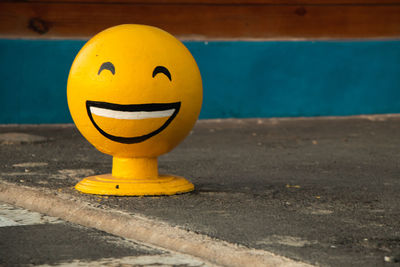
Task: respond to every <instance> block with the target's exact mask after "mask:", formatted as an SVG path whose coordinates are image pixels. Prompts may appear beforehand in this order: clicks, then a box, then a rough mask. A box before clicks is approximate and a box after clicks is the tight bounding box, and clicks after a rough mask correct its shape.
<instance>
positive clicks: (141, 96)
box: [67, 25, 202, 195]
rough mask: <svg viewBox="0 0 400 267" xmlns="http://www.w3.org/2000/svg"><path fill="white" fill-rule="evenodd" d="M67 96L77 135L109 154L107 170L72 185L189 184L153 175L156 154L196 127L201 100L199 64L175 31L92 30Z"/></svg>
mask: <svg viewBox="0 0 400 267" xmlns="http://www.w3.org/2000/svg"><path fill="white" fill-rule="evenodd" d="M111 65H112V67H111ZM101 66H103V68H102V69H101ZM160 67H162V68H163V70H162V71H158V73H157V74H156V75H154V74H155V73H156V72H157V70H160ZM165 69H166V70H167V71H166V72H168V73H166V72H165V71H164V70H165ZM169 75H170V77H168V76H169ZM170 78H171V79H170ZM67 97H68V106H69V109H70V112H71V116H72V118H73V120H74V122H75V124H76V126H77V128H78V129H79V131H80V132H81V133H82V135H83V136H84V137H85V138H86V139H87V140H88V141H89V142H90V143H92V144H93V145H94V146H95V147H96V148H97V149H98V150H100V151H101V152H103V153H106V154H110V155H112V156H113V170H112V174H106V175H97V176H91V177H87V178H85V179H84V180H82V181H81V182H80V183H78V184H77V185H76V189H78V190H79V191H81V192H84V193H90V194H104V195H171V194H175V193H183V192H188V191H191V190H193V188H194V187H193V185H192V184H191V183H190V182H188V181H187V180H185V179H184V178H182V177H179V176H171V175H158V168H157V157H158V156H159V155H161V154H164V153H167V152H169V151H170V150H172V149H173V148H174V147H175V146H177V145H178V144H179V143H180V142H181V141H182V140H183V139H184V138H185V137H186V136H187V135H188V133H189V132H190V130H191V129H192V128H193V126H194V124H195V122H196V120H197V118H198V115H199V113H200V109H201V103H202V82H201V76H200V72H199V69H198V67H197V64H196V62H195V60H194V59H193V57H192V55H191V54H190V52H189V51H188V50H187V48H186V47H185V46H184V45H183V44H182V43H181V42H180V41H178V40H177V39H176V38H175V37H173V36H172V35H170V34H169V33H167V32H165V31H163V30H160V29H158V28H155V27H151V26H144V25H120V26H116V27H112V28H109V29H107V30H105V31H103V32H101V33H99V34H97V35H96V36H94V37H93V38H92V39H91V40H89V41H88V42H87V43H86V44H85V46H84V47H83V48H82V49H81V51H80V52H79V53H78V55H77V57H76V58H75V60H74V63H73V64H72V67H71V70H70V74H69V77H68V87H67Z"/></svg>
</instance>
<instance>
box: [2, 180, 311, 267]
mask: <svg viewBox="0 0 400 267" xmlns="http://www.w3.org/2000/svg"><path fill="white" fill-rule="evenodd" d="M0 201H3V202H7V203H10V204H14V205H17V206H20V207H23V208H26V209H29V210H32V211H37V212H41V213H44V214H47V215H50V216H54V217H59V218H61V219H63V220H66V221H70V222H73V223H77V224H80V225H84V226H87V227H92V228H96V229H99V230H102V231H105V232H108V233H111V234H114V235H117V236H121V237H124V238H129V239H135V240H138V241H141V242H144V243H148V244H152V245H156V246H159V247H163V248H166V249H169V250H173V251H177V252H181V253H185V254H189V255H192V256H195V257H199V258H202V259H205V260H207V261H210V262H213V263H215V264H219V265H223V266H263V267H265V266H288V267H292V266H293V267H294V266H296V267H297V266H299V267H300V266H311V265H308V264H306V263H302V262H296V261H294V260H290V259H288V258H285V257H282V256H278V255H275V254H273V253H270V252H267V251H263V250H256V249H249V248H246V247H243V246H240V245H235V244H230V243H227V242H224V241H221V240H216V239H212V238H210V237H208V236H205V235H201V234H196V233H193V232H189V231H186V230H184V229H181V228H179V227H173V226H171V225H168V224H167V223H164V222H160V221H155V220H150V219H148V218H145V217H143V216H139V215H136V214H128V213H125V212H122V211H118V210H114V209H100V208H96V207H93V206H91V204H90V203H87V202H82V201H79V200H77V199H74V198H73V196H71V195H67V194H64V193H59V192H52V191H50V190H44V189H34V188H30V187H26V186H17V185H14V184H11V183H7V182H3V181H0Z"/></svg>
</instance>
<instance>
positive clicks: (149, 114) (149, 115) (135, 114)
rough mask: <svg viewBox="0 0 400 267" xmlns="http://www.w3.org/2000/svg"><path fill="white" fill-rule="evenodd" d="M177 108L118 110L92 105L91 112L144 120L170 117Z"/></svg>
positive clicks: (112, 116) (109, 116)
mask: <svg viewBox="0 0 400 267" xmlns="http://www.w3.org/2000/svg"><path fill="white" fill-rule="evenodd" d="M174 111H175V109H173V108H172V109H167V110H162V111H117V110H111V109H105V108H97V107H90V112H91V113H92V114H95V115H97V116H101V117H106V118H113V119H120V120H143V119H154V118H164V117H170V116H172V114H173V113H174Z"/></svg>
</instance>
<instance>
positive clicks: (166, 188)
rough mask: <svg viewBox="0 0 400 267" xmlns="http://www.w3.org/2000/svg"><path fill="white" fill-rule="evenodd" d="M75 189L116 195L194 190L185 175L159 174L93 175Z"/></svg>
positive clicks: (163, 193)
mask: <svg viewBox="0 0 400 267" xmlns="http://www.w3.org/2000/svg"><path fill="white" fill-rule="evenodd" d="M75 189H77V190H78V191H80V192H82V193H86V194H96V195H114V196H156V195H174V194H180V193H186V192H190V191H193V190H194V185H193V184H192V183H190V182H189V181H188V180H186V179H185V178H183V177H179V176H172V175H159V176H158V178H148V179H125V178H122V179H121V178H116V177H113V176H112V175H111V174H103V175H96V176H91V177H87V178H85V179H83V180H82V181H80V182H79V183H78V184H77V185H76V186H75Z"/></svg>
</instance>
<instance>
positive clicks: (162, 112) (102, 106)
mask: <svg viewBox="0 0 400 267" xmlns="http://www.w3.org/2000/svg"><path fill="white" fill-rule="evenodd" d="M180 107H181V102H175V103H151V104H137V105H120V104H113V103H107V102H99V101H90V100H87V101H86V110H87V113H88V116H89V118H90V120H91V122H92V123H93V125H94V127H95V128H96V129H97V130H98V131H99V132H100V133H101V134H102V135H103V136H105V137H107V138H108V139H110V140H112V141H115V142H119V143H124V144H134V143H140V142H143V141H145V140H147V139H149V138H150V137H153V136H155V135H156V134H158V133H160V132H161V131H162V130H164V129H165V128H166V127H167V126H168V125H169V124H170V123H171V122H172V120H173V119H174V118H175V117H176V115H177V114H178V112H179V109H180ZM93 114H94V115H96V116H101V117H107V118H114V119H119V120H142V119H151V118H165V117H168V119H167V121H166V122H165V123H164V124H163V125H162V126H161V127H160V128H158V129H157V130H155V131H152V132H150V133H148V134H145V135H141V136H134V137H122V136H115V135H111V134H109V133H106V132H105V131H104V130H102V129H101V128H100V127H99V126H98V125H97V124H96V122H95V120H94V119H93Z"/></svg>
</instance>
